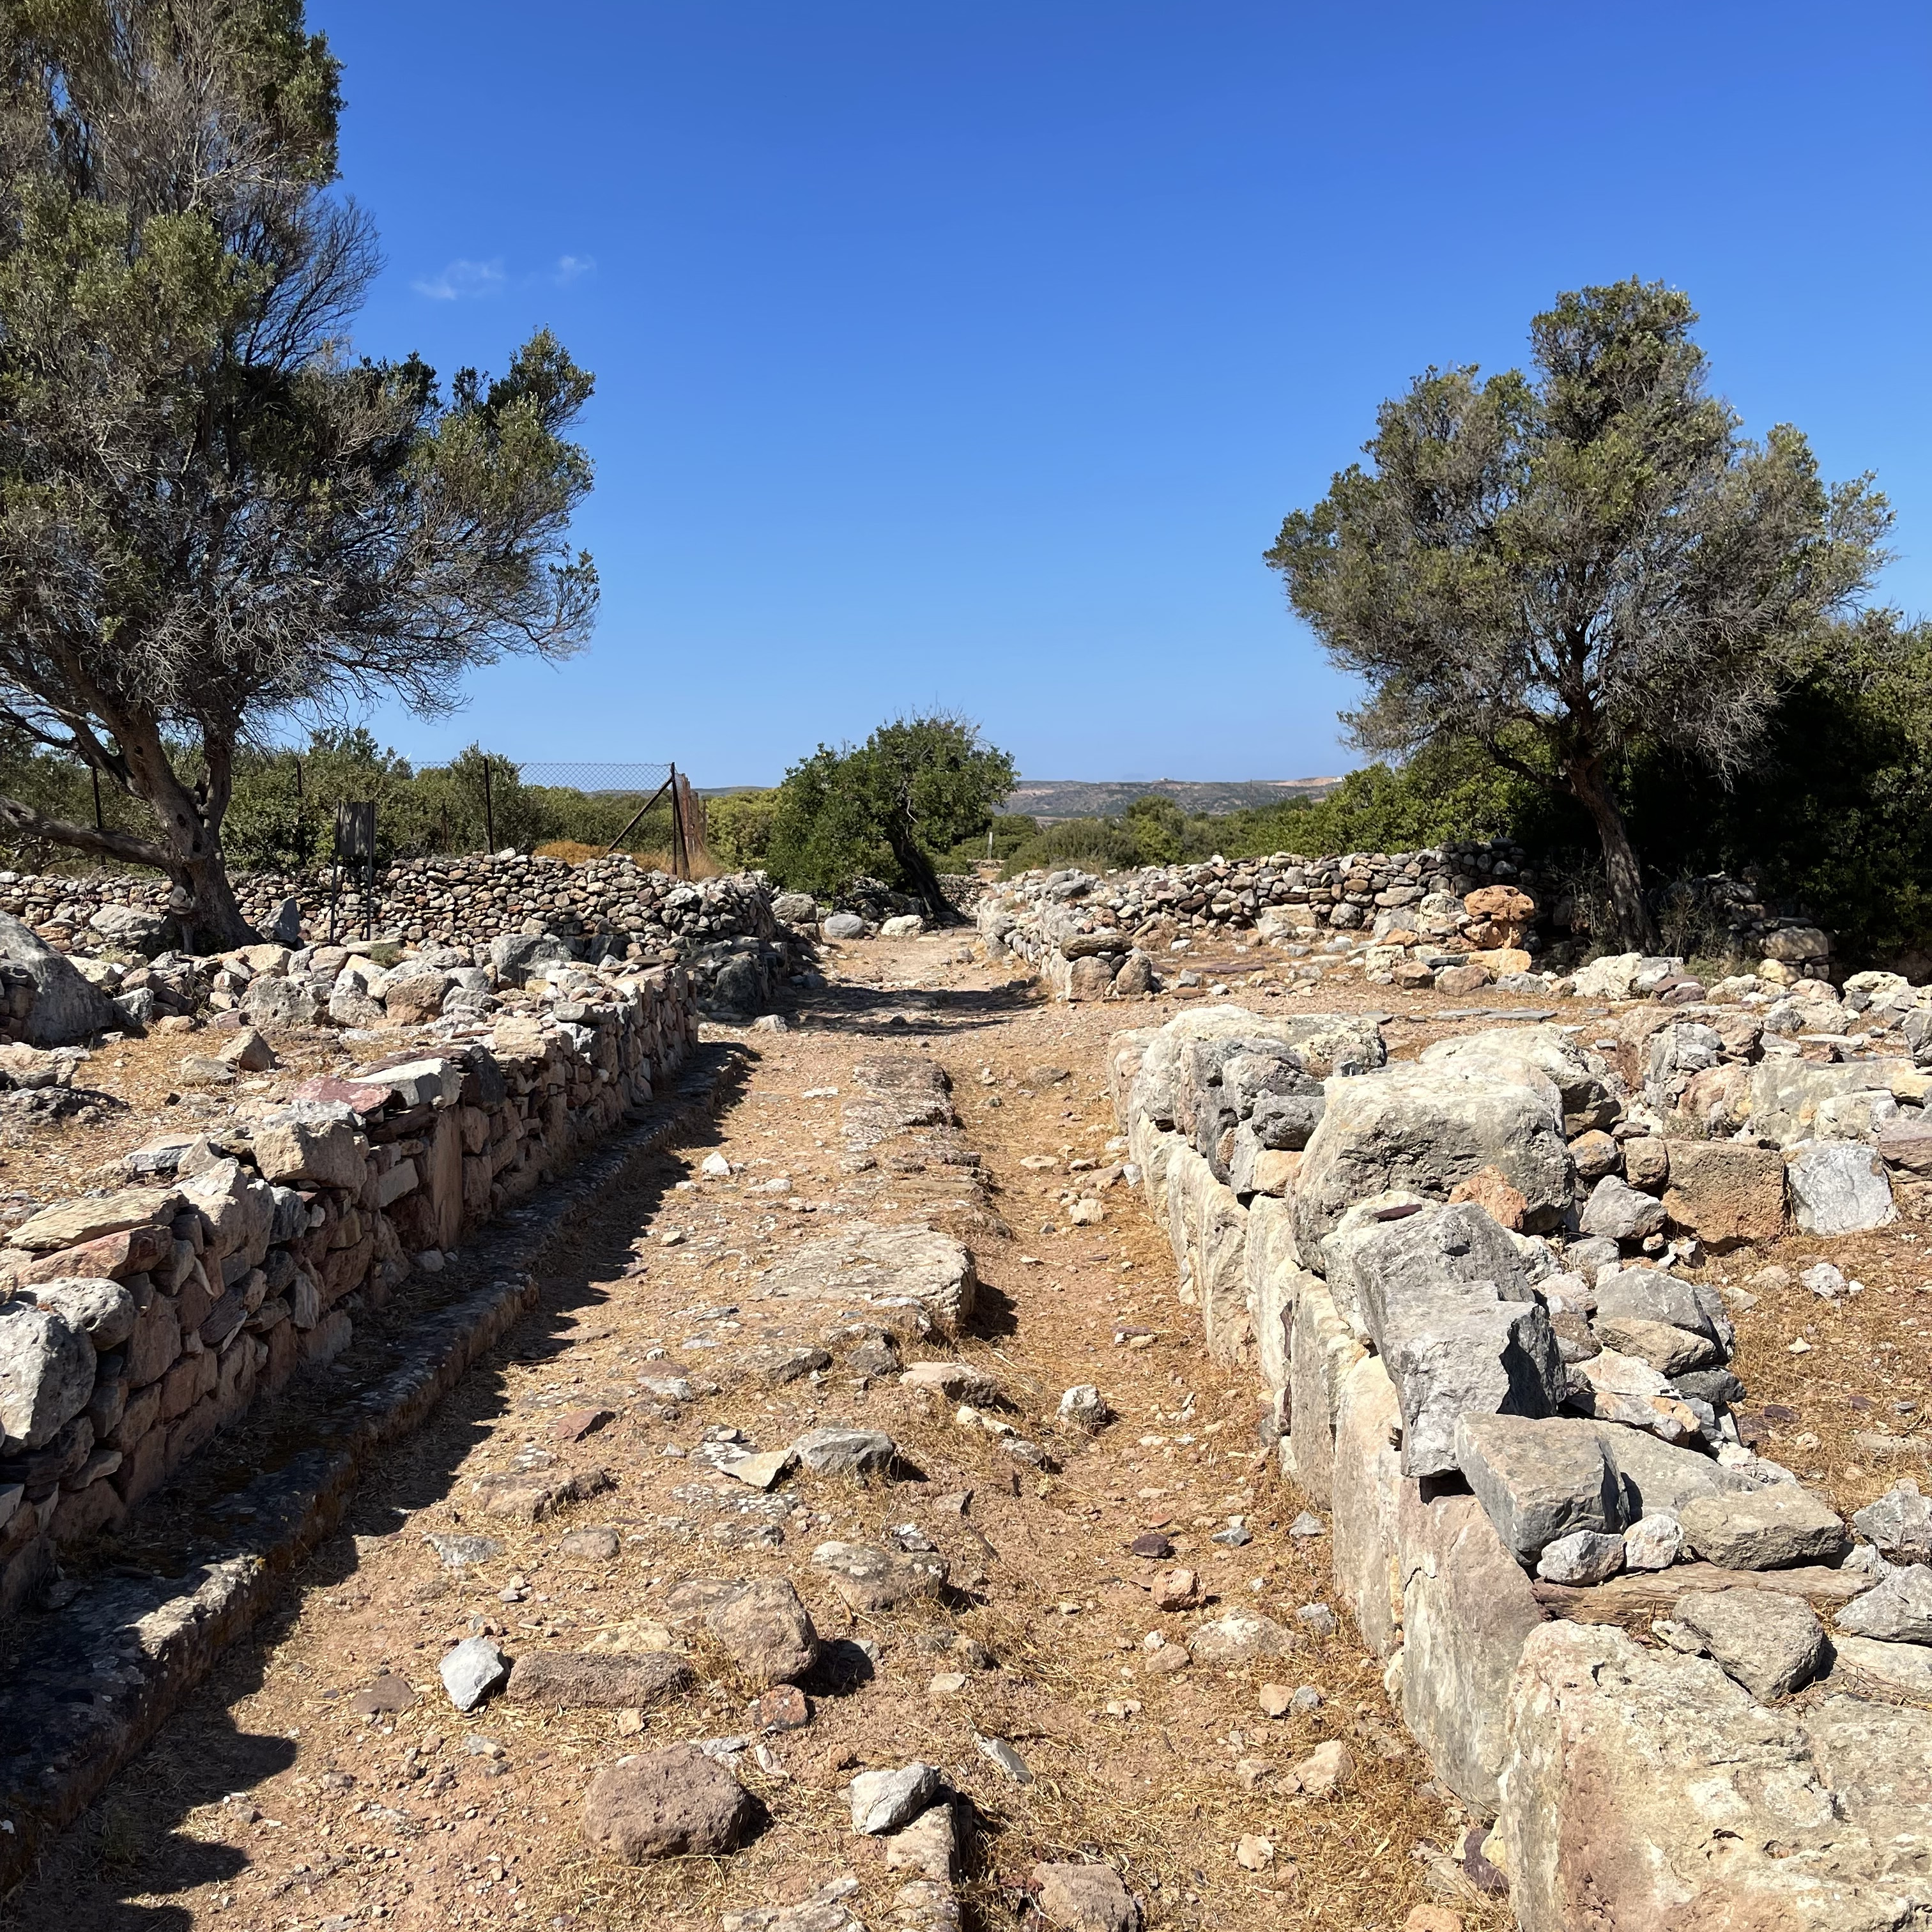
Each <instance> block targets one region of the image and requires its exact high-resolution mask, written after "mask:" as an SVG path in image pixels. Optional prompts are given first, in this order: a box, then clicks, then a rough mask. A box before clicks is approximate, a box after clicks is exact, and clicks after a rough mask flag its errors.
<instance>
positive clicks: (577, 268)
mask: <svg viewBox="0 0 1932 1932" xmlns="http://www.w3.org/2000/svg"><path fill="white" fill-rule="evenodd" d="M596 272H597V261H596V258H595V257H594V256H591V255H559V256H558V257H557V258H556V269H554V270H553V272H552V273H551V275H550V280H551V281H553V282H555V283H556V285H557V287H559V288H560V289H562V288H568V287H569V286H570V284H571V283H572V282H575V281H582V280H583V278H584V277H585V276H586V275H595V273H596Z"/></svg>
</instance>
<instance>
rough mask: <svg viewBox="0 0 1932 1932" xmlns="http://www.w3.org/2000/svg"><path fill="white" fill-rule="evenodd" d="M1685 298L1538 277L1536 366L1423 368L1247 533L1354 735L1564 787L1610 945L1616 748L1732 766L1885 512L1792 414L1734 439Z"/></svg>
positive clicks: (1639, 925)
mask: <svg viewBox="0 0 1932 1932" xmlns="http://www.w3.org/2000/svg"><path fill="white" fill-rule="evenodd" d="M1695 320H1697V318H1696V317H1695V315H1694V313H1693V311H1692V310H1691V305H1690V303H1689V302H1688V300H1687V299H1685V296H1682V294H1680V293H1678V292H1676V291H1675V290H1670V289H1667V288H1666V287H1664V286H1663V285H1662V284H1655V283H1653V284H1646V283H1643V282H1640V281H1634V280H1633V281H1625V282H1619V283H1617V284H1614V285H1612V286H1610V287H1601V288H1589V289H1584V290H1580V291H1577V292H1576V293H1568V294H1565V295H1563V296H1559V298H1558V300H1557V302H1556V307H1555V308H1553V309H1552V310H1550V311H1549V312H1548V313H1547V314H1543V315H1540V316H1538V317H1536V318H1535V322H1534V323H1533V324H1532V331H1531V335H1532V346H1533V349H1534V352H1535V362H1536V365H1537V371H1538V373H1537V375H1536V377H1535V380H1532V379H1531V378H1530V377H1527V376H1526V375H1524V374H1523V373H1522V372H1521V371H1517V370H1510V371H1505V372H1504V373H1502V374H1499V375H1496V376H1492V377H1489V378H1488V379H1487V380H1486V381H1480V382H1479V381H1478V375H1477V371H1475V369H1474V368H1451V369H1449V370H1447V371H1444V370H1438V369H1433V368H1432V369H1431V370H1430V371H1428V372H1427V374H1425V375H1424V376H1422V377H1420V378H1418V380H1417V381H1416V382H1415V383H1414V384H1413V385H1412V387H1411V388H1410V389H1409V392H1408V393H1407V394H1406V395H1403V396H1402V397H1400V398H1397V399H1395V400H1394V401H1390V402H1388V403H1385V404H1384V405H1383V406H1382V410H1380V412H1379V415H1378V417H1377V421H1376V434H1375V436H1374V437H1373V438H1372V439H1371V440H1370V442H1369V443H1368V444H1367V446H1366V448H1367V453H1368V455H1369V456H1370V458H1371V464H1372V466H1371V467H1370V468H1368V469H1364V467H1363V466H1361V465H1360V464H1355V465H1352V466H1350V467H1349V469H1346V470H1344V471H1343V472H1340V474H1339V475H1337V476H1336V477H1335V478H1334V481H1333V484H1332V486H1331V489H1330V490H1329V493H1328V496H1326V497H1325V498H1324V499H1323V500H1322V502H1319V503H1318V504H1317V505H1316V506H1315V507H1314V508H1313V509H1311V510H1307V511H1296V512H1295V514H1292V515H1291V516H1290V517H1288V518H1287V520H1286V521H1285V522H1284V523H1283V525H1282V528H1281V533H1280V537H1279V538H1277V541H1276V543H1275V544H1274V547H1272V548H1271V550H1269V551H1268V553H1267V561H1268V562H1269V564H1270V565H1272V566H1273V567H1274V568H1276V569H1277V570H1279V571H1281V572H1282V574H1283V577H1284V578H1285V580H1286V584H1287V588H1288V592H1289V598H1290V601H1292V604H1294V606H1295V609H1296V610H1297V611H1298V612H1299V613H1300V614H1301V616H1302V617H1303V618H1304V619H1306V620H1307V622H1308V623H1309V625H1310V626H1311V627H1312V628H1313V629H1314V631H1316V634H1317V635H1318V636H1319V637H1320V638H1321V639H1322V643H1323V644H1324V645H1325V647H1326V648H1327V649H1328V654H1329V655H1330V657H1331V658H1332V659H1333V660H1334V662H1335V663H1336V664H1337V666H1338V667H1340V668H1341V669H1343V670H1346V671H1348V672H1349V673H1352V675H1355V676H1358V677H1361V678H1362V679H1364V680H1365V681H1366V682H1367V685H1368V687H1369V697H1368V701H1367V703H1366V704H1365V705H1364V706H1363V707H1362V708H1361V709H1360V710H1359V711H1358V712H1355V713H1353V714H1352V715H1351V716H1350V718H1349V723H1350V724H1351V726H1352V728H1353V730H1354V732H1355V737H1356V740H1357V742H1358V743H1360V744H1361V745H1364V746H1366V747H1367V748H1370V749H1373V750H1383V751H1397V752H1405V753H1406V752H1413V751H1418V750H1419V749H1421V748H1423V747H1424V746H1425V745H1432V744H1438V743H1441V742H1444V741H1445V740H1447V739H1467V738H1473V739H1475V740H1477V741H1478V742H1480V743H1481V744H1483V745H1486V746H1487V748H1489V750H1490V754H1491V755H1492V756H1493V757H1494V758H1495V759H1496V760H1497V761H1498V762H1499V763H1503V764H1505V765H1508V766H1512V767H1513V768H1514V769H1517V770H1519V771H1520V772H1521V774H1522V775H1523V776H1524V777H1525V778H1528V779H1529V780H1530V781H1532V782H1537V783H1541V784H1545V785H1547V786H1549V787H1559V786H1560V787H1564V788H1566V789H1567V790H1569V791H1570V792H1571V793H1572V795H1573V796H1575V797H1576V798H1577V799H1578V800H1579V801H1580V802H1581V803H1582V804H1583V805H1584V806H1585V807H1586V809H1587V810H1588V811H1589V814H1590V816H1591V817H1592V821H1593V822H1594V823H1595V826H1596V829H1597V833H1598V838H1599V839H1600V841H1601V844H1602V847H1603V851H1604V860H1605V864H1606V867H1607V872H1608V874H1609V879H1610V888H1611V891H1612V893H1613V898H1614V899H1615V901H1616V906H1617V910H1618V916H1619V923H1620V924H1621V925H1622V928H1623V930H1624V937H1625V940H1626V941H1628V942H1631V943H1646V942H1647V941H1649V938H1651V937H1652V935H1651V933H1650V930H1649V916H1648V914H1647V913H1646V911H1645V909H1644V907H1643V898H1642V891H1641V874H1640V868H1639V865H1638V862H1637V858H1636V856H1635V854H1634V852H1633V850H1632V849H1631V844H1630V841H1629V838H1628V832H1627V829H1626V828H1625V825H1624V823H1623V822H1622V817H1621V815H1620V814H1619V809H1618V805H1617V801H1616V796H1615V794H1614V791H1613V784H1612V774H1613V769H1614V768H1615V767H1616V766H1617V765H1618V763H1619V761H1621V760H1622V759H1624V757H1625V756H1626V754H1628V752H1629V751H1631V749H1632V748H1634V747H1635V746H1637V745H1640V744H1645V745H1654V746H1658V747H1668V748H1674V749H1676V750H1678V751H1681V752H1682V753H1684V754H1686V755H1688V756H1690V757H1694V758H1695V759H1697V760H1698V761H1699V762H1700V763H1702V764H1703V765H1706V766H1709V768H1711V769H1713V770H1715V771H1718V772H1724V773H1727V774H1734V773H1736V772H1738V771H1739V770H1740V769H1742V768H1743V767H1744V766H1745V765H1746V764H1748V762H1749V760H1750V759H1751V757H1752V756H1753V755H1754V753H1755V752H1756V751H1757V749H1758V748H1759V746H1760V743H1761V742H1762V739H1763V733H1764V730H1765V727H1766V723H1767V721H1768V720H1769V717H1770V715H1771V713H1772V710H1773V709H1774V708H1775V703H1776V697H1777V692H1778V685H1779V682H1780V680H1781V676H1783V673H1784V666H1785V665H1786V664H1787V661H1788V659H1789V658H1790V654H1791V653H1792V652H1793V651H1794V650H1796V649H1800V648H1802V645H1803V643H1804V641H1805V639H1807V638H1808V637H1810V636H1811V635H1812V634H1814V632H1815V631H1816V630H1817V627H1818V625H1820V623H1821V622H1823V620H1824V619H1826V618H1828V617H1829V616H1831V615H1832V613H1835V612H1836V611H1838V610H1841V609H1842V608H1843V607H1845V606H1846V604H1847V602H1848V601H1849V599H1850V598H1852V596H1853V595H1855V593H1856V592H1858V590H1859V589H1861V587H1862V586H1864V583H1866V582H1867V580H1869V578H1870V574H1871V572H1872V571H1873V569H1874V568H1876V565H1877V563H1878V562H1879V559H1880V555H1881V553H1880V550H1879V544H1880V542H1881V541H1882V538H1883V536H1884V534H1885V530H1886V529H1887V528H1888V525H1889V522H1890V511H1889V510H1888V508H1887V506H1886V504H1885V499H1884V498H1883V496H1881V495H1880V494H1879V492H1878V491H1877V490H1876V489H1875V488H1874V487H1873V485H1872V484H1871V481H1870V478H1857V479H1855V480H1854V481H1851V482H1849V483H1843V484H1836V485H1827V484H1825V483H1824V482H1823V481H1821V480H1820V477H1819V475H1818V470H1817V463H1816V462H1815V461H1814V459H1813V457H1812V455H1811V449H1810V447H1809V446H1808V444H1807V443H1806V442H1805V438H1804V437H1802V435H1801V434H1799V432H1798V431H1796V429H1793V428H1791V427H1790V425H1784V424H1779V425H1775V426H1774V427H1773V428H1772V431H1770V434H1769V435H1768V436H1767V437H1766V439H1765V440H1764V441H1763V442H1762V443H1751V442H1749V441H1747V440H1745V438H1744V437H1743V436H1742V434H1740V431H1739V422H1738V419H1737V417H1736V415H1735V414H1734V413H1733V411H1732V410H1731V409H1730V407H1729V406H1728V405H1727V404H1725V403H1724V402H1723V401H1721V400H1719V399H1718V398H1715V397H1713V396H1712V395H1709V393H1708V392H1707V390H1706V363H1705V358H1704V356H1703V352H1702V350H1700V349H1699V348H1698V347H1697V344H1695V342H1694V341H1692V339H1691V325H1692V323H1694V321H1695ZM1511 739H1515V740H1517V742H1518V743H1519V744H1520V742H1522V741H1524V740H1529V741H1532V742H1535V744H1536V745H1537V746H1538V749H1539V751H1540V753H1541V756H1540V757H1538V758H1537V759H1535V760H1532V759H1526V758H1524V757H1521V756H1520V752H1519V751H1518V750H1517V748H1514V747H1513V745H1512V744H1511Z"/></svg>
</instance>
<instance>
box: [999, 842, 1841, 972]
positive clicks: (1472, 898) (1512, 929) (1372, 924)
mask: <svg viewBox="0 0 1932 1932" xmlns="http://www.w3.org/2000/svg"><path fill="white" fill-rule="evenodd" d="M1697 883H1698V895H1697V896H1698V903H1699V904H1701V905H1703V906H1704V907H1706V908H1707V909H1708V910H1709V917H1710V918H1711V919H1713V920H1716V921H1718V922H1720V923H1721V924H1722V925H1723V926H1724V929H1725V930H1726V931H1727V932H1728V934H1729V941H1728V943H1729V944H1730V947H1731V948H1732V950H1733V953H1735V954H1736V956H1739V957H1740V958H1751V959H1756V958H1759V957H1763V958H1768V959H1777V960H1779V961H1781V962H1786V963H1789V964H1792V965H1795V966H1796V968H1799V970H1801V971H1812V972H1819V973H1822V972H1823V970H1824V962H1825V960H1826V957H1827V956H1828V955H1829V941H1828V939H1827V938H1826V935H1824V934H1823V933H1822V932H1819V931H1818V930H1817V928H1815V927H1814V926H1809V925H1807V924H1805V923H1803V922H1800V921H1799V920H1796V919H1787V918H1781V917H1780V916H1778V915H1777V914H1775V913H1774V912H1772V910H1770V909H1769V908H1767V907H1765V906H1763V904H1759V903H1757V901H1754V900H1751V898H1749V897H1748V895H1742V896H1741V895H1739V893H1738V892H1731V893H1730V894H1728V895H1727V894H1726V893H1725V892H1723V891H1721V890H1720V889H1719V888H1720V887H1721V886H1724V884H1725V883H1727V882H1725V881H1722V880H1715V881H1714V880H1701V881H1699V882H1697ZM1551 893H1552V888H1551V886H1550V882H1549V881H1548V880H1545V879H1544V878H1543V877H1541V875H1540V874H1538V872H1537V871H1535V868H1533V867H1532V866H1531V865H1530V864H1529V862H1528V859H1526V856H1525V854H1524V853H1523V850H1521V848H1520V847H1517V846H1516V845H1514V844H1511V843H1509V842H1508V841H1496V842H1494V843H1492V844H1462V845H1449V846H1444V847H1436V848H1432V849H1430V850H1426V851H1421V852H1403V853H1351V854H1348V855H1346V856H1342V857H1339V858H1317V859H1308V858H1303V857H1301V856H1299V855H1298V854H1296V853H1288V852H1278V853H1275V854H1274V855H1273V856H1271V857H1270V858H1267V859H1218V858H1217V859H1210V860H1208V861H1207V862H1205V863H1203V864H1201V865H1169V866H1157V867H1152V868H1148V869H1146V870H1144V871H1134V872H1122V873H1117V874H1109V875H1108V876H1106V877H1096V876H1095V875H1094V874H1090V873H1085V872H1081V871H1058V872H1028V873H1026V874H1022V877H1019V878H1018V879H1016V880H1010V881H1009V882H1007V883H1005V884H1004V885H1000V886H991V887H989V888H988V889H987V890H986V894H985V895H984V897H983V898H982V899H981V901H980V906H979V910H978V915H977V916H978V923H979V927H980V935H981V936H982V938H983V939H985V941H986V944H987V945H988V947H989V950H994V951H995V952H1004V953H1008V954H1010V955H1011V956H1013V957H1014V958H1016V959H1022V960H1025V962H1028V964H1030V965H1033V966H1034V967H1035V968H1037V970H1038V971H1039V972H1040V974H1041V976H1042V977H1043V978H1044V979H1045V980H1046V981H1047V982H1048V983H1049V986H1052V988H1053V989H1054V990H1055V992H1056V993H1057V994H1058V995H1059V996H1060V997H1061V998H1066V999H1073V1000H1084V999H1099V998H1106V997H1107V996H1108V995H1110V994H1112V995H1126V994H1130V993H1136V992H1145V991H1146V990H1147V989H1148V986H1149V985H1151V983H1153V982H1154V980H1155V979H1156V978H1157V977H1158V974H1159V973H1160V970H1161V968H1163V966H1165V965H1175V964H1178V966H1179V968H1180V969H1181V970H1182V971H1186V970H1187V965H1188V962H1187V959H1186V958H1185V957H1184V956H1185V955H1186V954H1187V953H1189V952H1190V951H1192V950H1194V949H1195V948H1196V947H1199V946H1201V945H1202V944H1207V943H1211V942H1213V941H1232V942H1234V943H1235V944H1243V943H1255V944H1263V945H1266V946H1268V947H1273V948H1277V949H1279V950H1283V951H1285V952H1286V953H1289V955H1291V956H1294V957H1296V958H1298V959H1301V960H1302V961H1303V962H1304V964H1303V965H1301V966H1299V967H1298V968H1297V969H1296V971H1297V972H1298V974H1299V975H1300V976H1301V977H1304V978H1306V979H1309V980H1319V979H1321V978H1322V977H1325V976H1326V975H1327V974H1329V973H1330V972H1331V971H1334V969H1335V968H1337V967H1338V966H1339V967H1343V968H1347V969H1348V970H1349V971H1360V972H1361V973H1362V974H1364V976H1365V977H1367V979H1368V980H1370V982H1371V983H1378V984H1384V985H1397V986H1409V987H1424V986H1439V987H1440V989H1441V990H1443V991H1446V992H1454V993H1457V994H1458V995H1463V994H1467V993H1469V992H1475V990H1477V989H1478V987H1480V986H1484V985H1487V984H1501V985H1502V986H1505V988H1506V989H1507V988H1508V987H1510V986H1511V983H1512V982H1515V983H1517V989H1518V990H1521V991H1524V992H1538V993H1541V992H1545V991H1547V990H1548V989H1549V988H1550V986H1552V985H1553V984H1554V983H1556V982H1557V981H1558V980H1560V979H1561V978H1562V977H1563V976H1564V974H1565V972H1567V971H1568V967H1569V965H1570V962H1571V959H1573V958H1574V950H1573V949H1572V947H1571V944H1570V938H1571V935H1570V932H1569V921H1570V919H1571V916H1572V910H1573V908H1572V905H1571V901H1569V900H1568V898H1562V897H1559V898H1558V899H1557V901H1556V904H1555V905H1554V907H1553V906H1552V905H1551V904H1550V898H1551ZM1672 963H1673V965H1675V966H1676V968H1679V969H1681V968H1682V965H1683V963H1684V962H1682V960H1681V959H1679V960H1676V961H1674V962H1672ZM1538 968H1542V969H1544V970H1542V971H1540V972H1539V971H1538ZM1444 974H1451V975H1454V976H1457V977H1452V978H1451V980H1448V982H1446V983H1445V982H1444V981H1443V980H1442V976H1443V975H1444ZM1700 991H1701V989H1700Z"/></svg>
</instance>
